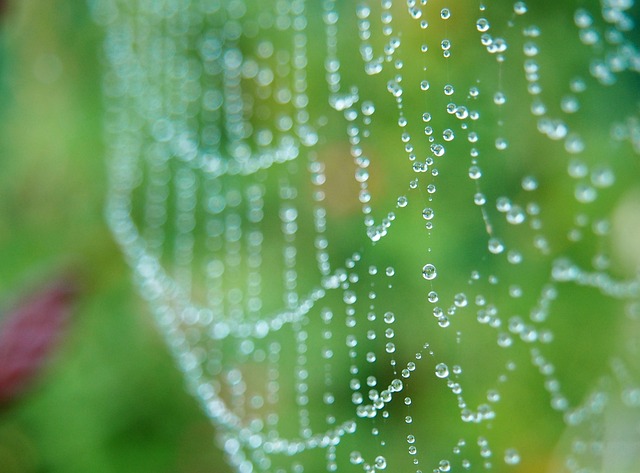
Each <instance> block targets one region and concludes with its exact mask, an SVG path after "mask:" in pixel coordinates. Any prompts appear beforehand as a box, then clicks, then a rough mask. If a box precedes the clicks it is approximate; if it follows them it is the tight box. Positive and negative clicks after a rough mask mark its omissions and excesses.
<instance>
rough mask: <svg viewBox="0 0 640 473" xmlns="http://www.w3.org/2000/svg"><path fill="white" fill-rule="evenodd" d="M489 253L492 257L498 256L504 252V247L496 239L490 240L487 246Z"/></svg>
mask: <svg viewBox="0 0 640 473" xmlns="http://www.w3.org/2000/svg"><path fill="white" fill-rule="evenodd" d="M488 248H489V251H490V252H491V253H493V254H494V255H498V254H500V253H502V252H503V251H504V245H503V244H502V242H501V241H500V240H498V239H497V238H490V239H489V244H488Z"/></svg>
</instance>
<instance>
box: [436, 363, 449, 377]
mask: <svg viewBox="0 0 640 473" xmlns="http://www.w3.org/2000/svg"><path fill="white" fill-rule="evenodd" d="M435 372H436V376H437V377H438V378H446V377H447V376H449V367H448V366H447V365H446V364H444V363H438V364H437V365H436V371H435Z"/></svg>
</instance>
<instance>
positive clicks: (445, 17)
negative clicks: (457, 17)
mask: <svg viewBox="0 0 640 473" xmlns="http://www.w3.org/2000/svg"><path fill="white" fill-rule="evenodd" d="M440 18H442V19H443V20H448V19H449V18H451V11H449V9H448V8H443V9H442V10H440Z"/></svg>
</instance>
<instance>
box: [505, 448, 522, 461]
mask: <svg viewBox="0 0 640 473" xmlns="http://www.w3.org/2000/svg"><path fill="white" fill-rule="evenodd" d="M504 462H505V463H506V464H507V465H517V464H518V463H520V454H519V453H518V451H517V450H516V449H514V448H510V449H508V450H507V451H505V452H504Z"/></svg>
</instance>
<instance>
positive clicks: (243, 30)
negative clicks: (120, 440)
mask: <svg viewBox="0 0 640 473" xmlns="http://www.w3.org/2000/svg"><path fill="white" fill-rule="evenodd" d="M91 4H92V8H93V12H94V15H95V18H96V21H98V22H99V23H101V24H102V25H104V28H105V47H104V55H105V60H106V64H107V67H106V71H105V75H104V86H103V88H104V93H105V96H106V101H107V117H106V131H107V143H108V146H109V154H110V191H109V195H108V203H107V211H106V213H107V218H108V221H109V224H110V226H111V228H112V231H113V233H114V235H115V237H116V239H117V240H118V242H119V243H120V245H121V246H122V249H123V252H124V254H125V256H126V258H127V260H128V262H129V264H130V265H131V268H132V271H133V274H134V277H135V280H136V282H137V285H138V288H139V290H140V294H141V295H142V297H144V298H145V299H146V300H147V301H148V303H149V306H150V308H151V310H152V312H153V314H154V316H155V319H156V322H157V325H158V327H159V329H160V331H161V332H162V334H163V335H164V337H165V339H166V342H167V345H168V346H169V348H170V350H171V351H172V353H173V354H174V356H175V359H176V361H177V364H178V366H179V367H180V369H181V370H182V371H183V373H184V376H185V379H186V384H187V386H188V389H189V390H190V392H191V393H192V394H193V395H194V396H195V397H196V399H197V400H198V401H199V402H200V403H201V405H202V408H203V410H204V412H205V413H206V414H207V416H208V417H209V418H210V419H211V421H212V422H213V424H214V425H215V426H216V428H217V432H218V443H219V445H220V446H221V447H222V448H223V449H224V451H225V453H226V455H227V459H228V463H229V465H230V466H231V467H232V468H233V469H234V470H235V471H239V472H242V473H248V472H251V471H276V472H284V471H293V472H296V473H299V472H302V471H336V470H338V469H339V470H342V471H345V470H349V471H351V470H353V471H360V470H364V471H367V472H371V471H374V470H384V469H391V470H397V469H400V470H401V471H415V472H421V471H423V472H426V471H434V472H447V471H466V470H470V471H482V470H492V471H523V472H524V471H545V470H546V469H548V471H571V472H578V471H580V472H587V471H632V470H633V468H634V466H633V465H635V464H637V461H638V458H637V452H638V451H640V449H639V448H638V447H639V439H638V436H639V435H640V430H639V427H640V424H639V422H638V421H639V417H638V412H637V409H638V406H640V385H639V384H638V376H637V374H638V362H637V360H638V359H639V358H638V354H639V353H638V351H639V348H638V338H637V334H638V319H639V317H640V305H639V304H638V293H639V289H640V288H639V281H638V278H637V266H638V262H639V261H640V256H639V254H640V252H639V250H638V244H637V241H638V235H639V234H640V233H639V232H640V224H639V223H638V217H637V215H638V210H639V209H640V197H639V196H638V190H637V189H638V180H637V178H638V177H639V173H638V161H637V159H638V156H637V155H638V152H639V151H640V138H639V137H640V132H639V130H640V128H639V125H638V123H639V122H638V103H637V94H636V93H635V90H634V87H635V86H636V84H637V79H638V75H637V73H638V70H639V68H640V55H639V53H638V50H637V47H636V43H637V32H636V30H635V29H634V18H633V14H634V12H635V10H634V8H635V7H634V5H633V2H632V1H631V0H628V1H625V0H607V1H603V2H602V3H595V2H576V4H575V5H573V4H572V2H562V3H561V4H560V5H556V4H547V3H544V2H529V3H528V4H525V3H523V2H516V3H511V2H487V4H482V3H477V2H472V1H459V2H446V1H442V0H430V1H428V2H427V1H426V0H406V1H391V0H382V1H379V2H378V1H376V2H374V1H370V2H368V1H357V2H351V1H346V2H339V1H334V0H322V1H316V2H309V1H304V0H275V1H271V0H262V1H258V0H255V1H252V0H226V1H220V0H217V1H216V0H158V1H152V0H136V1H124V0H123V1H119V0H95V1H93V2H91Z"/></svg>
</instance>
